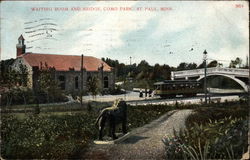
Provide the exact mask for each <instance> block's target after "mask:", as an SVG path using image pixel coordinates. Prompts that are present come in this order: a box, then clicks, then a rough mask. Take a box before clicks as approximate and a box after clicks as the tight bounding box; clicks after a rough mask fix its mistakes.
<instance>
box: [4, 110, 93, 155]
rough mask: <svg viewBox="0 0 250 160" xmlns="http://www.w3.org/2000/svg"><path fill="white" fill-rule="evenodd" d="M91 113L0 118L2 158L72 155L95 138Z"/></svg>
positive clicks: (5, 116) (6, 116)
mask: <svg viewBox="0 0 250 160" xmlns="http://www.w3.org/2000/svg"><path fill="white" fill-rule="evenodd" d="M94 117H95V115H93V114H88V115H86V114H77V115H64V116H50V117H48V116H28V117H27V118H25V119H22V120H21V119H17V118H15V117H13V116H8V115H4V116H2V124H3V125H2V130H1V137H2V143H1V155H2V156H3V158H6V159H17V158H20V159H24V158H25V159H27V158H28V159H33V158H39V159H40V158H45V159H47V158H56V159H65V158H70V157H71V156H75V152H78V151H79V150H80V149H81V148H86V145H87V144H88V142H89V140H90V139H92V138H93V137H97V133H96V132H95V131H97V130H96V129H95V126H94V119H95V118H94Z"/></svg>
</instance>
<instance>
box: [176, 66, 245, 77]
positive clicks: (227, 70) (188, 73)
mask: <svg viewBox="0 0 250 160" xmlns="http://www.w3.org/2000/svg"><path fill="white" fill-rule="evenodd" d="M207 73H208V74H211V73H217V74H227V75H236V76H244V77H245V76H247V77H248V76H249V69H237V68H219V67H213V68H207ZM203 74H204V68H202V69H194V70H185V71H176V72H172V77H186V76H187V77H189V76H200V75H203Z"/></svg>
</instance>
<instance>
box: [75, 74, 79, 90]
mask: <svg viewBox="0 0 250 160" xmlns="http://www.w3.org/2000/svg"><path fill="white" fill-rule="evenodd" d="M78 81H79V80H78V77H75V89H78V86H79V84H78Z"/></svg>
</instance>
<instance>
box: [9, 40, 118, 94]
mask: <svg viewBox="0 0 250 160" xmlns="http://www.w3.org/2000/svg"><path fill="white" fill-rule="evenodd" d="M25 48H26V46H25V44H24V38H23V36H22V35H21V36H20V37H19V38H18V44H17V45H16V49H17V50H16V56H17V57H16V60H15V61H14V63H13V65H12V67H13V68H14V69H15V70H20V66H21V65H20V64H22V65H25V66H26V67H27V69H28V86H29V87H35V84H37V83H36V79H37V76H36V70H37V69H38V68H40V67H41V66H44V65H45V64H46V65H47V66H48V67H53V68H55V78H56V80H57V81H58V82H59V85H60V87H61V89H63V90H65V91H67V92H76V91H80V89H81V85H83V91H86V90H87V81H88V79H90V78H91V77H93V76H96V77H97V78H98V79H99V80H100V84H101V85H100V88H101V89H102V90H109V89H114V85H115V74H114V70H113V68H111V67H110V66H109V65H108V64H106V63H105V62H103V61H102V60H101V59H98V58H95V57H92V56H83V58H82V57H81V56H74V55H56V54H40V53H30V52H25ZM82 59H83V80H82V81H83V84H81V60H82Z"/></svg>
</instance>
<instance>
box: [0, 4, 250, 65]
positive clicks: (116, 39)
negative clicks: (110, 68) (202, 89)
mask: <svg viewBox="0 0 250 160" xmlns="http://www.w3.org/2000/svg"><path fill="white" fill-rule="evenodd" d="M0 4H1V55H0V57H1V59H2V60H4V59H10V58H15V57H16V44H17V43H18V40H17V39H18V37H19V36H20V35H21V34H22V35H23V37H24V39H25V44H26V52H33V53H47V54H63V55H81V54H83V55H86V56H94V57H97V58H102V57H105V58H106V57H108V58H111V59H117V60H119V61H120V62H123V63H125V64H127V65H129V64H130V57H131V62H132V63H137V64H138V63H139V62H140V61H141V60H146V61H147V62H148V63H149V64H151V65H154V64H156V63H158V64H161V65H162V64H168V65H170V66H175V67H176V66H177V65H178V64H180V63H181V62H186V63H193V62H194V63H197V64H198V65H199V64H200V63H202V60H203V52H204V50H206V51H207V53H208V54H207V58H208V62H210V61H212V60H218V61H219V62H220V63H223V66H224V67H228V64H229V63H230V60H234V59H235V58H236V57H239V58H241V59H242V60H243V64H245V63H246V56H248V55H249V25H248V20H249V17H248V16H249V15H248V3H247V2H246V1H198V2H195V1H165V2H164V1H150V2H148V1H127V2H125V1H110V2H104V1H89V2H88V1H85V2H80V1H75V2H74V1H70V2H66V1H56V2H49V1H37V2H32V1H28V2H24V1H3V2H1V3H0Z"/></svg>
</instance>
